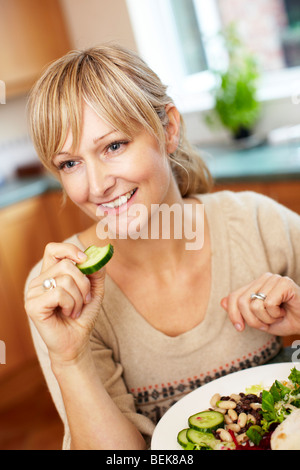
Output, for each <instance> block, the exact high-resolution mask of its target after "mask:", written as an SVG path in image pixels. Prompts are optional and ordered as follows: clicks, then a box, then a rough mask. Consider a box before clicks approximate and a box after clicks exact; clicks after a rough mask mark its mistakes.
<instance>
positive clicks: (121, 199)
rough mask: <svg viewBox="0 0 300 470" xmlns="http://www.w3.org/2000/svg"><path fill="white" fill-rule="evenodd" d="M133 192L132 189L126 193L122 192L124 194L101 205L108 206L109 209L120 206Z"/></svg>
mask: <svg viewBox="0 0 300 470" xmlns="http://www.w3.org/2000/svg"><path fill="white" fill-rule="evenodd" d="M133 193H134V189H133V190H132V191H129V192H128V193H126V194H124V196H120V197H118V198H117V199H115V200H114V201H112V202H107V203H105V204H101V206H103V207H109V208H111V209H113V208H115V207H120V206H122V205H123V204H125V203H126V202H127V201H128V199H130V198H131V196H132V195H133Z"/></svg>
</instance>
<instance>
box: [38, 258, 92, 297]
mask: <svg viewBox="0 0 300 470" xmlns="http://www.w3.org/2000/svg"><path fill="white" fill-rule="evenodd" d="M64 275H68V276H69V277H71V278H72V279H73V281H74V282H75V283H76V284H77V287H78V289H79V290H80V292H81V295H82V299H83V302H84V303H88V302H89V301H90V300H91V299H90V295H89V294H90V289H91V285H90V281H89V279H88V277H87V276H86V275H84V274H83V273H82V272H81V271H80V270H79V269H78V268H77V267H76V266H75V265H74V263H73V262H72V261H71V260H70V259H63V260H61V261H60V262H59V263H57V264H55V265H54V266H51V267H50V268H49V269H48V270H47V271H44V272H43V273H41V274H40V276H38V277H37V278H35V279H34V280H33V281H32V282H31V284H30V288H31V289H32V288H37V289H39V291H40V293H42V291H43V290H44V288H43V282H44V280H45V279H48V278H54V279H55V280H56V283H57V278H59V277H61V276H64ZM34 295H35V294H34Z"/></svg>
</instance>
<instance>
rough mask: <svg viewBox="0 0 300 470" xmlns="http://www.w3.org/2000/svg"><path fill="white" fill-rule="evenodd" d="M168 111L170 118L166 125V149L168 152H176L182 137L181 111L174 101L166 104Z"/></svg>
mask: <svg viewBox="0 0 300 470" xmlns="http://www.w3.org/2000/svg"><path fill="white" fill-rule="evenodd" d="M166 113H167V115H168V118H169V122H168V125H167V127H166V151H167V153H168V154H171V153H173V152H175V150H176V149H177V147H178V144H179V138H180V113H179V111H178V109H177V108H176V106H174V105H173V104H172V103H170V104H168V105H167V106H166Z"/></svg>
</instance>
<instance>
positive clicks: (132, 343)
mask: <svg viewBox="0 0 300 470" xmlns="http://www.w3.org/2000/svg"><path fill="white" fill-rule="evenodd" d="M29 116H30V124H31V134H32V138H33V141H34V144H35V146H36V149H37V152H38V155H39V156H40V158H41V160H42V162H43V163H44V165H45V166H46V168H48V169H49V170H51V171H52V172H53V173H54V174H55V175H56V176H57V177H58V178H59V180H60V181H61V183H62V186H63V188H64V190H65V192H66V194H67V195H68V197H70V199H71V200H72V201H73V202H74V203H75V204H76V205H78V206H79V207H80V208H81V209H82V210H83V211H84V212H85V213H86V214H88V215H89V216H90V217H91V227H90V228H88V229H87V230H85V231H84V232H82V233H80V234H78V235H74V236H73V237H71V238H70V239H69V240H67V241H66V242H64V243H58V244H56V243H50V244H49V245H47V247H46V249H45V253H44V257H43V260H42V261H41V262H40V263H39V264H38V265H37V266H36V267H35V268H34V269H33V271H32V272H31V273H30V276H29V279H28V282H27V285H26V311H27V313H28V315H29V317H30V325H31V328H32V334H33V338H34V342H35V346H36V349H37V353H38V356H39V359H40V362H41V365H42V368H43V371H44V374H45V377H46V380H47V382H48V385H49V388H50V391H51V393H52V396H53V399H54V401H55V404H56V406H57V409H58V411H59V413H60V415H61V417H62V420H63V421H64V424H65V438H64V444H63V447H64V448H65V449H67V448H73V449H141V448H146V447H147V446H148V445H149V439H150V437H151V434H152V432H153V429H154V426H155V423H156V422H157V420H158V419H159V418H160V417H161V415H162V414H163V413H164V412H165V411H166V410H167V409H168V407H169V406H171V405H172V404H173V403H174V402H176V401H177V400H178V399H179V398H181V397H182V396H183V395H184V394H185V393H187V392H189V391H190V390H192V389H193V388H195V387H198V386H200V385H202V384H203V383H205V382H207V381H209V380H213V379H215V378H217V377H218V376H220V375H224V374H226V373H229V372H232V371H235V370H239V369H241V368H245V367H250V366H253V365H257V364H263V363H264V362H266V361H267V360H268V359H270V358H271V357H273V356H274V355H276V354H277V352H278V351H279V349H280V347H281V344H280V341H279V339H278V338H277V335H280V336H283V335H290V334H297V333H300V289H299V287H298V284H299V282H300V268H299V266H298V263H297V262H296V260H297V258H298V256H299V255H300V247H299V243H298V239H299V235H300V218H299V216H298V215H296V214H294V213H292V212H290V211H288V210H287V209H284V208H283V207H282V206H280V205H278V204H276V203H275V202H273V201H271V200H269V199H268V198H266V197H263V196H260V195H257V194H253V193H247V192H246V193H241V194H233V193H230V192H220V193H214V194H209V190H210V188H211V179H210V176H209V173H208V171H207V169H206V167H205V165H204V164H203V162H202V160H201V159H200V158H199V157H198V155H196V154H195V152H194V151H193V150H192V148H191V147H190V146H189V145H188V142H187V140H186V137H185V134H184V128H183V122H182V119H181V116H180V114H179V112H178V110H177V109H176V107H175V106H174V104H173V102H172V100H171V99H170V98H169V97H168V96H167V94H166V88H165V87H164V86H163V85H162V84H161V82H160V80H159V79H158V77H157V76H156V75H155V74H154V73H153V72H152V71H151V70H150V69H149V68H148V67H147V65H146V64H145V63H144V62H143V61H142V60H141V59H140V58H138V57H137V56H136V55H135V54H134V53H132V52H130V51H127V50H124V49H123V48H121V47H118V46H103V47H99V48H93V49H90V50H87V51H84V52H71V53H69V54H68V55H66V56H65V57H63V58H62V59H60V60H58V61H57V62H55V63H54V64H52V65H50V67H49V68H48V69H47V70H46V71H45V73H44V75H43V76H42V77H41V79H40V80H39V81H38V82H37V84H36V86H35V87H34V89H33V91H32V93H31V96H30V102H29ZM136 207H138V208H139V209H140V211H139V213H138V212H137V211H134V208H136ZM203 207H204V216H203V217H198V215H199V213H201V211H199V208H203ZM161 208H165V210H164V211H163V212H162V213H160V209H161ZM170 208H175V209H176V210H177V215H178V214H179V218H177V222H176V224H177V225H176V224H175V225H173V226H172V223H171V215H172V214H170V211H169V213H168V209H170ZM167 216H170V218H169V219H168V218H167ZM160 217H162V218H163V219H164V221H166V220H167V221H169V222H166V224H165V225H163V224H162V225H159V224H157V222H158V221H159V220H160ZM154 222H155V223H154ZM180 224H181V232H180V234H179V235H178V230H177V228H178V227H177V226H178V225H180ZM153 227H154V228H155V230H154V229H153ZM187 227H189V228H190V229H191V231H192V233H193V234H194V238H195V237H196V238H197V237H198V236H199V234H200V235H201V237H200V241H201V243H200V245H199V243H198V244H197V247H196V249H195V247H193V246H190V245H187V242H190V240H191V237H190V235H189V232H187V230H186V229H187ZM166 229H169V230H167V236H166ZM271 229H272V233H271ZM109 242H111V243H112V244H113V246H114V256H113V258H112V259H111V261H110V262H109V263H108V264H107V265H106V267H105V268H103V269H102V270H101V271H99V272H98V273H95V274H93V275H90V276H85V275H83V274H82V273H81V272H80V271H79V270H78V268H77V267H76V266H75V263H78V262H81V261H82V260H84V259H85V254H84V250H85V248H87V247H88V246H89V245H92V244H94V245H99V246H104V245H106V244H107V243H109ZM198 242H199V237H198ZM187 247H188V248H187ZM271 273H272V274H271ZM287 276H288V277H287ZM252 294H255V295H256V297H254V298H253V296H252ZM220 303H221V305H220Z"/></svg>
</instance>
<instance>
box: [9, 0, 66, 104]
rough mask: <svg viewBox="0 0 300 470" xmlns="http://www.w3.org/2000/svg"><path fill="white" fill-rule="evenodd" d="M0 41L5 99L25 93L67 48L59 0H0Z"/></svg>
mask: <svg viewBox="0 0 300 470" xmlns="http://www.w3.org/2000/svg"><path fill="white" fill-rule="evenodd" d="M0 44H1V47H0V80H3V81H4V82H5V85H6V96H7V98H9V97H11V96H15V95H17V94H20V93H24V92H27V91H28V90H29V89H30V87H31V86H32V84H33V83H34V81H35V80H36V79H37V78H38V76H39V75H40V74H41V71H42V69H43V68H44V66H45V65H46V64H48V63H49V62H51V61H53V60H54V59H57V58H58V57H60V56H62V55H63V54H65V53H66V52H67V51H68V50H70V48H71V47H70V41H69V38H68V33H67V28H66V25H65V22H64V18H63V14H62V11H61V7H60V3H59V0H0Z"/></svg>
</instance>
